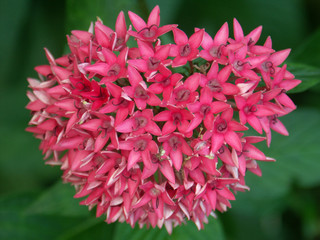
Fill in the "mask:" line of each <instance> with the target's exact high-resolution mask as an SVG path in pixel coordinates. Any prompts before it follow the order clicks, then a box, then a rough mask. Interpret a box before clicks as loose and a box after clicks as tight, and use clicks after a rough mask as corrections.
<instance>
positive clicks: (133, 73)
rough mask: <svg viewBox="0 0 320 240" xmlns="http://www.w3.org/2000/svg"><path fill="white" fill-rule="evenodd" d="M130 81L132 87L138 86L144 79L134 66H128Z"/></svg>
mask: <svg viewBox="0 0 320 240" xmlns="http://www.w3.org/2000/svg"><path fill="white" fill-rule="evenodd" d="M128 75H129V81H130V84H131V85H132V86H137V85H138V84H139V83H140V82H141V81H142V80H143V79H142V77H141V75H140V73H139V72H138V71H137V70H136V69H135V68H134V67H132V66H130V65H129V66H128Z"/></svg>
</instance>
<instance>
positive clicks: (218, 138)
mask: <svg viewBox="0 0 320 240" xmlns="http://www.w3.org/2000/svg"><path fill="white" fill-rule="evenodd" d="M223 142H224V136H223V134H220V133H214V134H213V136H212V139H211V145H212V146H211V151H212V152H213V153H216V152H217V151H218V150H219V149H220V148H221V146H222V144H223Z"/></svg>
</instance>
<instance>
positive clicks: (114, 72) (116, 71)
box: [107, 63, 121, 77]
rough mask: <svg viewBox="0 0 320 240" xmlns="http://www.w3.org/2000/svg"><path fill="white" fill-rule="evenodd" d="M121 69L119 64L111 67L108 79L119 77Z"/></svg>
mask: <svg viewBox="0 0 320 240" xmlns="http://www.w3.org/2000/svg"><path fill="white" fill-rule="evenodd" d="M120 69H121V67H120V65H119V64H117V63H115V64H113V65H112V66H111V67H110V69H109V71H108V73H107V76H108V77H112V76H117V75H118V74H119V72H120Z"/></svg>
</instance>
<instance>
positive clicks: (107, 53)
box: [102, 48, 117, 65]
mask: <svg viewBox="0 0 320 240" xmlns="http://www.w3.org/2000/svg"><path fill="white" fill-rule="evenodd" d="M102 54H103V56H104V58H105V61H106V63H107V64H109V65H112V64H114V63H115V62H117V56H116V55H115V54H114V53H113V52H112V51H111V50H109V49H107V48H104V49H102Z"/></svg>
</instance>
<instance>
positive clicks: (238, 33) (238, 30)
mask: <svg viewBox="0 0 320 240" xmlns="http://www.w3.org/2000/svg"><path fill="white" fill-rule="evenodd" d="M233 34H234V38H235V40H236V41H238V42H239V41H242V39H243V37H244V35H243V31H242V27H241V25H240V24H239V22H238V21H237V19H235V18H234V19H233Z"/></svg>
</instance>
